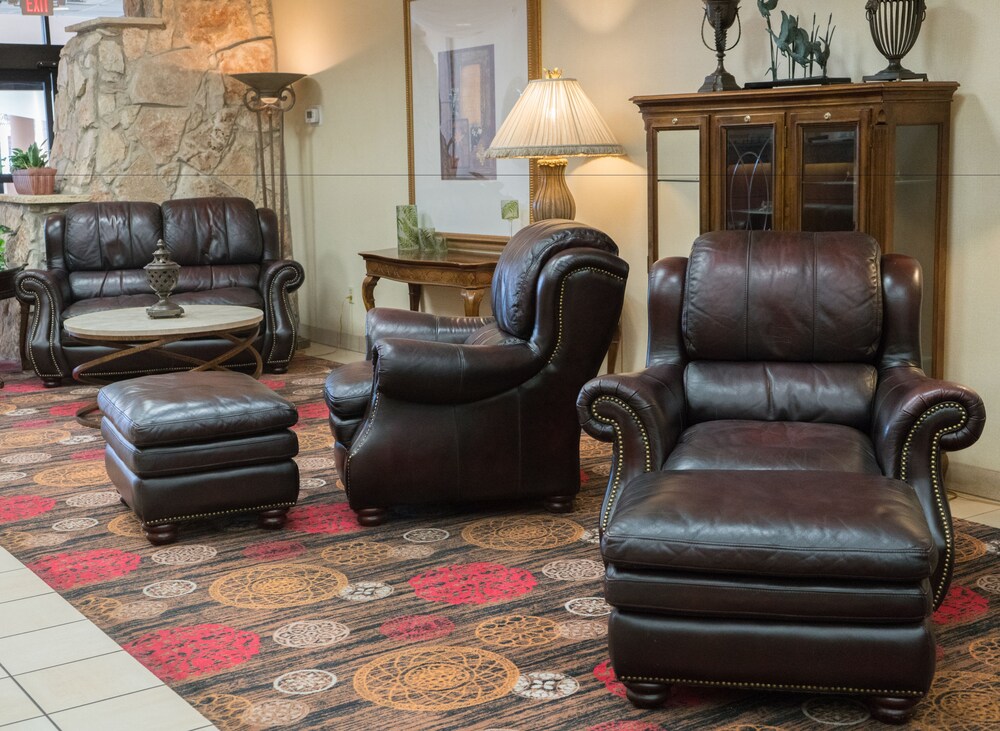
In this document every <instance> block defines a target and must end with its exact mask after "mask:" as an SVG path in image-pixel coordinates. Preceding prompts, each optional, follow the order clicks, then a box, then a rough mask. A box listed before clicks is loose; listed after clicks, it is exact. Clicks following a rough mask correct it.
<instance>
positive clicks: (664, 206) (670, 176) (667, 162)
mask: <svg viewBox="0 0 1000 731" xmlns="http://www.w3.org/2000/svg"><path fill="white" fill-rule="evenodd" d="M700 151H701V131H700V130H699V129H669V130H662V131H659V132H657V133H656V155H657V161H656V221H657V224H656V227H657V230H656V240H657V256H658V257H664V256H686V255H687V253H688V252H689V251H690V250H691V244H692V243H693V242H694V240H695V239H696V238H698V236H699V235H700V234H701V232H702V222H701V215H702V206H701V152H700Z"/></svg>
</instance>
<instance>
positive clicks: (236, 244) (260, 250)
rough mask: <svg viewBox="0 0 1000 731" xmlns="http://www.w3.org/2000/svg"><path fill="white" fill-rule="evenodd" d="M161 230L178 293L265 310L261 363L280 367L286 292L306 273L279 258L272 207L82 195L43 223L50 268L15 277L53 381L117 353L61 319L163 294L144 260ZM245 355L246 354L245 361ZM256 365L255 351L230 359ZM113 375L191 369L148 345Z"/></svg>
mask: <svg viewBox="0 0 1000 731" xmlns="http://www.w3.org/2000/svg"><path fill="white" fill-rule="evenodd" d="M159 239H163V241H164V242H165V243H166V245H167V248H168V249H169V251H170V256H171V258H172V259H173V260H174V261H175V262H177V263H178V264H180V265H181V270H180V279H179V281H178V283H177V286H176V287H175V288H174V291H173V294H172V295H171V299H172V300H173V301H175V302H177V303H178V304H180V305H181V306H183V305H185V304H206V305H207V304H213V305H244V306H249V307H257V308H259V309H261V310H263V311H264V320H263V322H262V324H261V329H260V333H259V335H258V337H257V339H256V342H255V343H254V347H255V348H256V349H257V351H258V352H259V353H260V354H261V357H262V359H263V361H264V368H265V369H266V370H268V371H269V372H272V373H282V372H284V371H285V370H287V368H288V361H289V360H290V359H291V357H292V354H293V353H294V350H295V338H296V334H295V322H294V319H293V317H292V312H291V310H290V308H289V301H288V294H289V293H290V292H293V291H294V290H296V289H298V288H299V286H300V285H301V284H302V281H303V271H302V266H301V265H300V264H299V263H298V262H295V261H291V260H282V259H281V258H280V255H281V254H280V251H279V246H278V221H277V219H276V217H275V215H274V212H273V211H271V210H269V209H266V208H260V209H257V208H255V207H254V205H253V203H252V202H251V201H249V200H246V199H244V198H190V199H182V200H172V201H166V202H165V203H163V204H162V205H157V204H155V203H145V202H107V203H81V204H78V205H75V206H71V207H70V208H68V209H67V210H66V211H65V213H59V214H53V215H51V216H49V218H48V220H47V221H46V227H45V247H46V256H47V264H48V269H33V270H27V271H24V272H21V273H20V274H19V275H18V276H17V280H16V283H15V287H16V294H17V297H18V299H19V300H21V301H22V302H29V303H31V304H33V305H34V315H33V317H32V319H31V324H30V329H29V332H28V356H29V359H30V360H31V363H32V367H33V368H34V370H35V372H36V373H37V374H38V376H39V377H40V378H41V379H42V380H43V382H44V383H45V385H46V386H57V385H59V384H60V382H61V381H62V379H63V378H65V377H68V376H70V374H71V373H72V372H73V368H75V367H76V366H78V365H80V364H81V363H85V362H87V361H89V360H92V359H94V358H98V357H100V356H102V355H105V354H107V353H110V352H111V350H110V349H109V348H107V347H102V346H99V345H94V344H89V343H86V344H85V343H83V342H81V341H78V340H75V339H74V338H73V337H72V336H70V335H69V334H67V333H66V332H65V330H63V328H62V323H63V321H64V320H66V319H67V318H70V317H73V316H75V315H82V314H85V313H88V312H97V311H102V310H112V309H119V308H124V307H148V306H150V305H152V304H154V303H155V302H156V300H157V298H156V295H154V294H153V293H152V291H151V290H150V287H149V285H148V284H147V282H146V276H145V272H144V271H143V267H144V266H145V265H146V264H148V263H149V262H150V261H152V258H153V250H154V249H155V248H156V244H157V241H158V240H159ZM229 347H231V344H230V343H229V342H228V341H225V340H221V339H218V338H204V339H191V340H184V341H181V342H177V343H172V344H171V345H168V346H167V349H168V350H171V351H175V352H178V353H182V354H187V355H192V356H196V357H199V358H200V359H202V360H209V359H211V358H213V357H215V356H217V355H220V354H222V353H224V352H226V350H227V349H228V348H229ZM243 361H246V362H243ZM227 365H228V366H229V367H232V368H236V369H251V370H252V369H253V367H254V363H253V360H252V358H251V357H250V355H249V354H248V353H243V354H242V355H241V356H237V358H236V359H235V360H234V361H231V362H229V363H228V364H227ZM114 368H115V372H114V373H105V372H102V371H101V370H100V369H98V370H95V371H94V372H93V375H96V376H99V377H105V378H108V379H114V378H117V377H122V376H129V377H131V376H136V375H143V374H148V373H154V372H162V371H169V370H184V368H183V366H182V365H180V364H179V362H178V361H176V360H173V359H170V360H169V362H163V360H162V357H161V358H157V357H156V356H155V355H151V354H139V355H136V356H131V357H129V358H123V359H120V360H117V361H115V363H114Z"/></svg>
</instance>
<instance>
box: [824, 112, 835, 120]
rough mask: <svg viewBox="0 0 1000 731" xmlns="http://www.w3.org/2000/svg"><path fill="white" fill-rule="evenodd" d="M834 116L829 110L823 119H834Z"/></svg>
mask: <svg viewBox="0 0 1000 731" xmlns="http://www.w3.org/2000/svg"><path fill="white" fill-rule="evenodd" d="M832 118H833V115H832V114H830V113H829V112H827V113H826V114H824V115H823V119H832Z"/></svg>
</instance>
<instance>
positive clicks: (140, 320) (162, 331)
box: [63, 305, 264, 341]
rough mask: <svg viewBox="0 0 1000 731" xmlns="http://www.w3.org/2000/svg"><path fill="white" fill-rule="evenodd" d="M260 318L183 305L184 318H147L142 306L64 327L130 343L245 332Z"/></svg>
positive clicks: (224, 308) (226, 308)
mask: <svg viewBox="0 0 1000 731" xmlns="http://www.w3.org/2000/svg"><path fill="white" fill-rule="evenodd" d="M263 319H264V313H263V312H262V311H261V310H258V309H257V308H256V307H243V306H241V305H184V315H183V316H181V317H170V318H162V319H153V318H151V317H149V316H148V315H147V314H146V308H145V307H126V308H123V309H120V310H106V311H104V312H89V313H87V314H86V315H77V316H76V317H71V318H69V319H68V320H66V321H65V322H64V323H63V327H65V328H66V332H68V333H69V334H70V335H73V336H76V337H82V338H97V339H100V340H121V341H129V340H139V339H142V338H162V337H167V336H170V335H198V334H202V333H204V334H209V333H220V332H232V331H237V330H245V329H247V328H250V327H253V326H255V325H258V324H259V323H260V321H261V320H263Z"/></svg>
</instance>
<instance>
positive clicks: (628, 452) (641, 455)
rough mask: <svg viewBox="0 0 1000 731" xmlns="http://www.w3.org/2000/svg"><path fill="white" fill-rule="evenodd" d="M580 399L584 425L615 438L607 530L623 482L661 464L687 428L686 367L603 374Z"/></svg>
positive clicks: (595, 434)
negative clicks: (685, 417) (685, 426)
mask: <svg viewBox="0 0 1000 731" xmlns="http://www.w3.org/2000/svg"><path fill="white" fill-rule="evenodd" d="M576 403H577V411H578V413H579V416H580V423H581V425H582V426H583V429H584V431H586V432H587V433H588V434H590V435H591V436H592V437H594V438H595V439H600V440H601V441H605V442H613V443H614V457H613V463H612V467H611V475H610V477H609V479H608V489H607V494H606V495H605V501H604V508H603V510H602V511H601V520H600V526H601V530H602V531H603V530H604V528H605V526H606V525H607V522H608V520H609V519H610V518H611V513H612V512H613V511H614V507H615V503H616V501H617V499H618V496H619V494H620V490H621V488H622V487H624V485H626V484H627V483H628V482H629V481H630V480H631V479H632V478H633V477H636V476H637V475H641V474H643V473H645V472H653V471H655V470H659V469H660V468H661V467H662V466H663V463H664V462H665V461H666V459H667V457H668V456H669V454H670V452H671V451H673V449H674V446H675V445H676V444H677V439H678V438H679V437H680V435H681V432H682V431H683V430H684V413H685V399H684V368H683V366H679V365H658V366H651V367H649V368H647V369H645V370H642V371H638V372H636V373H622V374H618V375H607V376H600V377H598V378H595V379H593V380H592V381H590V382H589V383H587V384H586V385H585V386H584V387H583V390H581V391H580V396H579V398H578V399H577V402H576Z"/></svg>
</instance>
